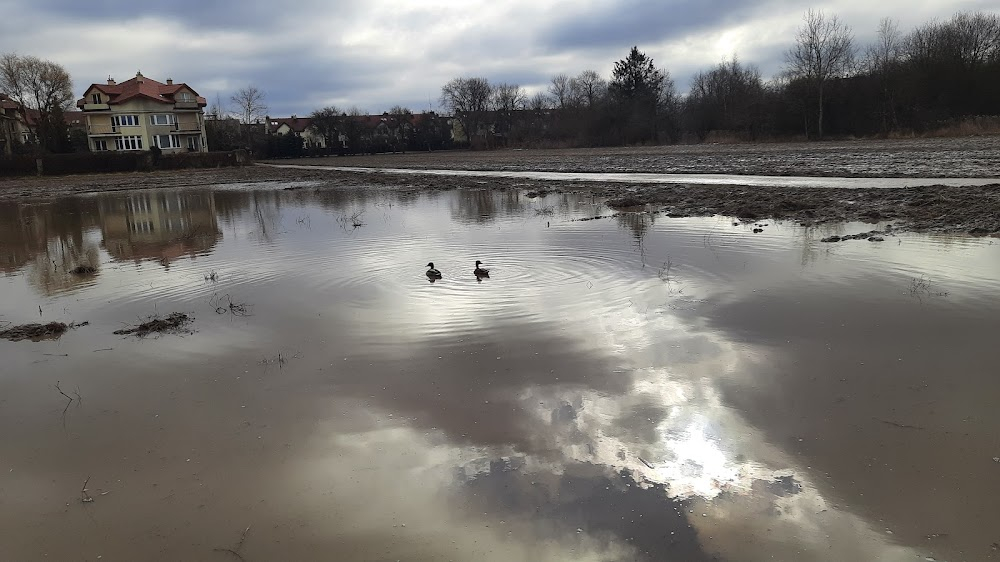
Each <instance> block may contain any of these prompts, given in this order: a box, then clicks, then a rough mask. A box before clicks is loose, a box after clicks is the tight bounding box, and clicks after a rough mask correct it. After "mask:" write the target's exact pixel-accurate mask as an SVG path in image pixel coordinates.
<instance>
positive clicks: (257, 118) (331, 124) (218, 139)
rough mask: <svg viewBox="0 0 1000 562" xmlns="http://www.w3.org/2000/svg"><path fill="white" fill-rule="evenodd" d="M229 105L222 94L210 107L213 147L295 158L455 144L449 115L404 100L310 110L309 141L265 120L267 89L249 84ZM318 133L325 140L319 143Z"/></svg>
mask: <svg viewBox="0 0 1000 562" xmlns="http://www.w3.org/2000/svg"><path fill="white" fill-rule="evenodd" d="M229 102H230V103H231V104H232V107H234V108H235V110H233V111H230V110H229V109H227V107H226V105H224V104H223V102H222V100H221V98H216V101H215V103H214V104H213V105H212V107H210V108H209V111H208V116H209V119H208V120H206V134H207V135H208V140H209V146H210V147H213V150H232V149H236V148H248V149H250V150H251V151H252V152H253V153H254V154H256V155H259V156H265V157H274V158H291V157H299V156H307V155H320V154H359V153H369V152H403V151H407V150H442V149H447V148H451V129H450V125H449V123H448V120H447V119H446V118H442V117H441V116H439V115H437V114H436V113H433V112H427V113H422V114H414V112H413V111H412V110H410V109H409V108H407V107H403V106H400V105H396V106H393V107H392V108H391V109H389V111H386V112H384V113H382V114H381V115H368V114H367V113H365V112H363V111H362V110H360V109H358V108H357V107H351V108H349V109H340V108H338V107H336V106H333V105H329V106H325V107H323V108H320V109H317V110H315V111H313V112H312V113H310V114H309V116H308V117H307V118H306V119H308V123H309V124H308V127H307V130H306V131H304V133H306V134H308V136H309V137H310V139H311V140H312V141H314V143H315V144H310V143H308V142H307V141H306V138H305V137H303V136H302V135H300V134H299V133H298V132H292V133H290V134H269V133H273V132H274V131H272V130H271V129H273V128H274V127H270V126H269V125H268V124H267V123H266V121H267V119H268V116H267V111H268V107H267V105H266V103H265V94H264V92H263V91H261V90H260V89H259V88H257V87H256V86H253V85H249V86H247V87H245V88H240V89H239V90H237V91H236V93H234V94H233V95H232V97H231V98H230V99H229ZM317 139H321V140H322V146H317V145H318V144H319V143H318V142H316V140H317Z"/></svg>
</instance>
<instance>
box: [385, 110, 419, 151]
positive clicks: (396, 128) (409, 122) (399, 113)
mask: <svg viewBox="0 0 1000 562" xmlns="http://www.w3.org/2000/svg"><path fill="white" fill-rule="evenodd" d="M388 113H389V127H390V128H391V129H392V133H393V135H394V136H395V141H396V145H397V146H396V147H395V148H396V149H397V150H402V151H404V152H405V151H406V149H407V147H409V146H410V139H411V138H412V137H413V111H412V110H410V108H408V107H403V106H401V105H394V106H392V107H391V108H389V111H388Z"/></svg>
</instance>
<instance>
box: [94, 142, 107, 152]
mask: <svg viewBox="0 0 1000 562" xmlns="http://www.w3.org/2000/svg"><path fill="white" fill-rule="evenodd" d="M107 149H108V141H106V140H95V141H94V151H95V152H104V151H105V150H107Z"/></svg>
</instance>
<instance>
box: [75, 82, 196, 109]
mask: <svg viewBox="0 0 1000 562" xmlns="http://www.w3.org/2000/svg"><path fill="white" fill-rule="evenodd" d="M181 88H187V89H188V90H190V91H191V92H192V93H194V95H195V100H196V101H197V102H198V105H200V106H202V107H204V106H206V105H208V101H207V100H206V99H205V98H203V97H202V96H199V95H198V92H195V91H194V88H192V87H190V86H188V85H187V84H183V83H181V84H164V83H162V82H157V81H156V80H153V79H152V78H146V77H145V76H142V75H141V74H138V75H136V77H135V78H130V79H129V80H126V81H124V82H121V83H118V84H91V85H90V87H89V88H87V91H88V92H89V91H91V90H98V91H100V92H101V93H103V94H106V95H107V96H108V97H109V98H111V101H110V102H108V103H109V105H116V104H119V103H123V102H126V101H128V100H130V99H133V98H138V97H141V98H146V99H151V100H154V101H158V102H160V103H171V104H172V103H175V102H176V101H178V100H175V99H174V95H175V94H176V93H177V92H178V91H179V90H180V89H181ZM85 103H87V100H86V98H81V99H80V100H78V101H77V102H76V105H77V106H78V107H82V106H83V105H84V104H85Z"/></svg>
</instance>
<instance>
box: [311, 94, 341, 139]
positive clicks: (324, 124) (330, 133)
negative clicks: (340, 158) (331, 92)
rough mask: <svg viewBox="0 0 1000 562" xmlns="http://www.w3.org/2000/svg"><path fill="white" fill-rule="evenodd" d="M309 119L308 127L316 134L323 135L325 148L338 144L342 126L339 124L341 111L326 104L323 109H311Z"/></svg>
mask: <svg viewBox="0 0 1000 562" xmlns="http://www.w3.org/2000/svg"><path fill="white" fill-rule="evenodd" d="M309 119H311V120H312V122H311V123H310V124H309V128H310V129H312V131H313V132H314V133H316V134H317V135H319V136H321V137H323V141H324V143H325V144H326V147H327V148H334V147H337V146H340V142H339V138H340V129H341V128H342V127H343V126H342V124H341V123H342V121H343V112H342V111H340V110H339V109H337V108H336V107H335V106H332V105H328V106H326V107H324V108H323V109H317V110H316V111H313V112H312V115H310V116H309Z"/></svg>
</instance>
